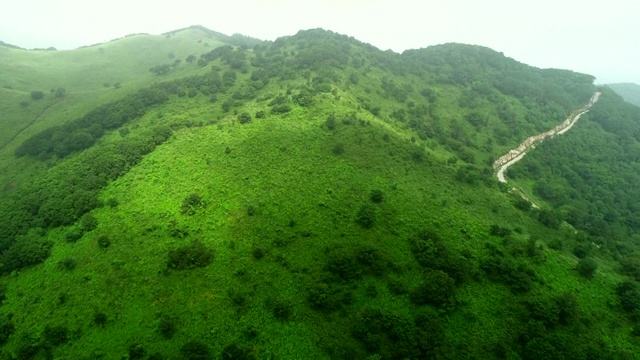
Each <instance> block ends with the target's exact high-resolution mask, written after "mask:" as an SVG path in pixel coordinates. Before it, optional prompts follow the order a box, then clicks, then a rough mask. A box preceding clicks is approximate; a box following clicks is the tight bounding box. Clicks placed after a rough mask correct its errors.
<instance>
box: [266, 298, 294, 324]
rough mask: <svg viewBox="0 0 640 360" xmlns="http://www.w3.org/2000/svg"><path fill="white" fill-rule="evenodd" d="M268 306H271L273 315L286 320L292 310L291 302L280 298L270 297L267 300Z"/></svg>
mask: <svg viewBox="0 0 640 360" xmlns="http://www.w3.org/2000/svg"><path fill="white" fill-rule="evenodd" d="M269 307H270V308H271V312H272V313H273V316H275V317H276V318H277V319H279V320H288V319H289V317H291V313H292V312H293V304H291V302H290V301H288V300H285V299H281V298H276V299H272V300H271V301H270V302H269Z"/></svg>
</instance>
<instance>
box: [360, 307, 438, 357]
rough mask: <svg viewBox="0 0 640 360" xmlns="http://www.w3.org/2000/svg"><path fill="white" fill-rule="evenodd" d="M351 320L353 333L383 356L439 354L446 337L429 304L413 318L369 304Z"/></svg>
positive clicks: (367, 350)
mask: <svg viewBox="0 0 640 360" xmlns="http://www.w3.org/2000/svg"><path fill="white" fill-rule="evenodd" d="M350 323H351V334H352V336H353V337H354V338H355V339H357V340H358V341H359V342H360V343H361V344H362V346H363V347H364V349H365V350H366V352H367V353H369V354H378V355H379V356H380V358H382V359H424V358H435V356H436V354H437V353H438V350H437V349H438V347H439V346H440V344H441V343H442V339H443V331H442V330H443V329H442V326H441V324H440V320H439V319H438V315H437V313H436V312H435V311H433V310H432V309H430V308H429V307H426V308H424V310H420V311H419V312H418V313H417V314H416V316H415V318H413V319H412V318H410V317H405V316H402V315H397V314H386V313H382V312H380V311H379V310H374V309H369V308H365V309H364V310H361V311H359V312H358V313H356V314H355V315H353V316H352V319H351V321H350Z"/></svg>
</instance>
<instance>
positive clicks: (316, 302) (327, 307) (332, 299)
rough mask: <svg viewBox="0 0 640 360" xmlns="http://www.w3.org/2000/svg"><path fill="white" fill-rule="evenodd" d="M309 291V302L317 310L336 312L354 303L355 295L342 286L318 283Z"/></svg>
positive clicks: (310, 287)
mask: <svg viewBox="0 0 640 360" xmlns="http://www.w3.org/2000/svg"><path fill="white" fill-rule="evenodd" d="M308 289H309V290H308V293H307V301H308V302H309V305H311V307H312V308H313V309H315V310H324V311H334V310H338V309H340V308H342V307H343V306H345V305H349V304H350V303H351V302H352V295H353V294H352V293H351V291H350V290H349V289H348V288H346V287H344V286H342V285H340V284H336V283H327V282H324V281H316V282H313V283H312V284H310V285H309V288H308Z"/></svg>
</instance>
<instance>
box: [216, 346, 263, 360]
mask: <svg viewBox="0 0 640 360" xmlns="http://www.w3.org/2000/svg"><path fill="white" fill-rule="evenodd" d="M254 359H256V357H255V355H253V354H252V353H251V351H250V350H249V349H247V348H245V347H240V346H238V345H237V344H236V343H231V344H229V345H227V346H225V347H224V349H222V360H254Z"/></svg>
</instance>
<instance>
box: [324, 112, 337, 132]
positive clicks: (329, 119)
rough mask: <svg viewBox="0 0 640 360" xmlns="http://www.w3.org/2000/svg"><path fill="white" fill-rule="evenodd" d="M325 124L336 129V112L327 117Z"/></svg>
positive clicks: (328, 127) (330, 128)
mask: <svg viewBox="0 0 640 360" xmlns="http://www.w3.org/2000/svg"><path fill="white" fill-rule="evenodd" d="M324 125H325V126H326V127H327V129H329V130H335V129H336V116H335V115H334V114H331V115H329V116H328V117H327V120H326V121H325V122H324Z"/></svg>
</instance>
